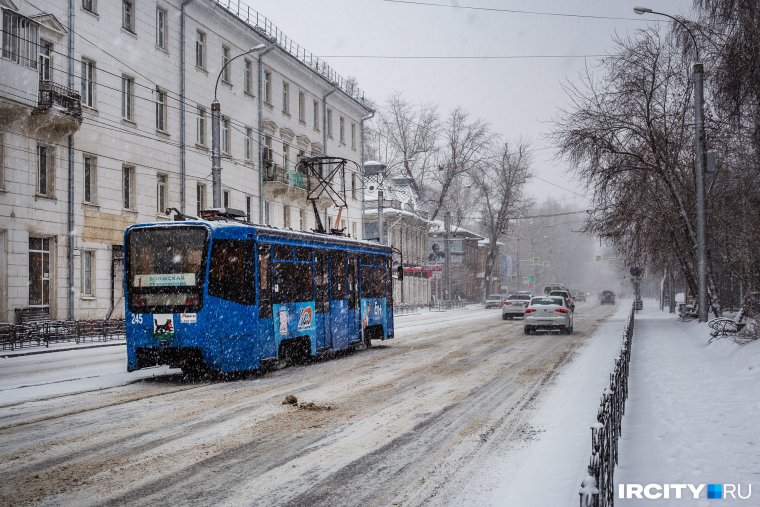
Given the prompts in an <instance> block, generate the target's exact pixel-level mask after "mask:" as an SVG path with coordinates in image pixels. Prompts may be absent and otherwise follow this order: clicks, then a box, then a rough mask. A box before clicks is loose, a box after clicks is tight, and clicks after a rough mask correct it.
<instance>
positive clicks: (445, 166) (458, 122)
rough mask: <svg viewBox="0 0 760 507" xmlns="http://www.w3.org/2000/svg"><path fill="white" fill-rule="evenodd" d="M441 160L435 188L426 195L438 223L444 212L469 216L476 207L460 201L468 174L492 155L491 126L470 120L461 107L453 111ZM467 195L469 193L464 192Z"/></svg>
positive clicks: (432, 216) (443, 142)
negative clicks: (440, 215) (439, 215)
mask: <svg viewBox="0 0 760 507" xmlns="http://www.w3.org/2000/svg"><path fill="white" fill-rule="evenodd" d="M441 137H442V141H441V158H440V160H439V164H438V171H437V172H436V173H435V175H434V177H433V178H432V179H433V181H434V185H433V187H432V189H431V191H430V192H429V195H428V196H427V202H428V206H429V208H430V211H431V213H430V218H431V220H435V218H436V217H437V216H438V214H439V213H440V212H441V210H442V209H447V210H449V211H452V212H455V213H456V214H457V215H458V216H460V217H464V216H467V214H468V211H469V210H470V209H474V207H473V206H472V204H471V201H470V202H467V201H463V200H462V199H461V197H462V195H461V193H460V191H461V190H463V189H466V188H467V185H466V183H469V182H470V181H469V173H470V171H472V170H473V169H474V168H475V167H476V166H478V165H480V164H481V163H483V162H484V161H485V160H486V159H487V158H488V156H489V150H490V147H491V145H492V143H493V140H494V134H493V133H492V132H491V129H490V127H489V126H488V123H487V122H485V121H484V120H481V119H476V120H473V121H470V119H469V115H468V113H466V112H465V111H464V110H462V109H461V108H457V109H455V110H453V111H452V112H451V113H450V114H449V116H448V119H447V120H446V123H445V124H444V126H443V128H442V133H441ZM465 192H466V190H465Z"/></svg>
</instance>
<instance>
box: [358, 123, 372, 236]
mask: <svg viewBox="0 0 760 507" xmlns="http://www.w3.org/2000/svg"><path fill="white" fill-rule="evenodd" d="M374 116H375V112H374V111H370V113H369V114H368V115H367V116H362V121H361V122H359V135H360V136H361V138H360V139H359V161H360V162H361V163H360V164H359V170H360V171H361V174H360V175H359V176H360V179H359V181H360V182H361V184H362V221H361V239H364V122H365V121H367V120H371V119H372V118H374Z"/></svg>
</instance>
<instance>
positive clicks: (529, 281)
mask: <svg viewBox="0 0 760 507" xmlns="http://www.w3.org/2000/svg"><path fill="white" fill-rule="evenodd" d="M528 284H529V285H532V284H533V276H532V275H531V276H529V277H528Z"/></svg>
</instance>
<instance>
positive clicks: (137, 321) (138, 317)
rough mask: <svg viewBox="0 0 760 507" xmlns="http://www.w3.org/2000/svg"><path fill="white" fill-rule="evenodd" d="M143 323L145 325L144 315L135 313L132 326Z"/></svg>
mask: <svg viewBox="0 0 760 507" xmlns="http://www.w3.org/2000/svg"><path fill="white" fill-rule="evenodd" d="M142 323H143V318H142V313H133V314H132V324H142Z"/></svg>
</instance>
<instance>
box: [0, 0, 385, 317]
mask: <svg viewBox="0 0 760 507" xmlns="http://www.w3.org/2000/svg"><path fill="white" fill-rule="evenodd" d="M70 5H72V6H73V10H70ZM229 5H230V4H229V3H228V2H219V1H217V0H194V1H189V2H188V1H181V0H156V1H151V2H146V1H142V0H121V1H105V0H74V1H72V2H57V1H54V0H40V1H39V2H35V3H34V5H32V4H29V3H27V2H22V1H18V2H16V1H15V0H0V9H2V17H3V23H4V24H3V27H4V28H3V37H2V57H0V268H1V269H2V271H1V272H0V322H2V321H13V312H14V310H15V309H16V308H23V307H30V306H32V307H44V308H48V310H49V313H50V316H51V317H52V318H58V319H66V318H76V319H90V318H106V317H120V316H123V304H124V303H123V298H122V278H121V277H122V270H123V264H122V253H121V252H122V243H123V231H124V228H125V227H127V226H129V225H131V224H134V223H139V222H153V221H162V220H170V219H171V218H172V213H173V212H169V213H167V210H169V209H172V208H173V209H176V210H179V211H181V212H183V213H186V214H188V215H197V214H198V212H199V211H200V210H201V209H203V208H206V207H211V205H212V201H213V198H212V190H213V189H212V178H211V160H210V155H211V147H212V146H211V144H212V130H211V103H212V101H213V100H214V96H215V94H216V98H217V99H218V102H219V104H220V109H221V121H220V127H221V128H220V151H221V166H222V176H221V182H222V185H221V202H220V204H221V205H222V206H224V207H229V208H237V209H241V210H243V211H244V212H245V213H246V215H247V218H248V219H249V220H250V221H253V222H256V223H267V224H270V225H274V226H279V227H289V228H293V229H301V230H310V229H313V228H314V227H315V217H314V212H313V211H312V208H311V204H310V203H309V201H308V200H307V187H308V178H309V177H310V176H309V175H307V174H304V173H303V172H301V171H299V170H298V167H297V164H298V160H299V158H300V157H308V156H313V155H319V154H324V155H329V156H336V157H343V158H346V159H348V160H350V161H351V163H349V164H348V165H347V170H346V172H345V176H344V177H343V178H341V179H340V181H332V182H331V184H333V185H334V186H335V187H336V188H340V189H344V188H345V194H346V204H347V207H346V208H344V209H342V211H341V213H340V216H341V218H340V221H339V225H342V226H343V228H345V231H346V233H347V234H349V235H351V236H354V237H360V235H361V230H362V227H361V223H362V198H361V184H360V175H361V173H360V171H359V167H360V163H361V160H360V153H361V147H360V145H359V143H360V140H361V137H362V136H361V129H362V118H363V117H365V116H367V115H368V113H369V112H370V109H369V108H368V106H367V103H366V101H365V100H364V98H363V97H362V96H361V92H360V91H359V90H358V88H356V86H355V85H354V84H353V83H352V82H351V81H350V80H343V79H342V78H341V77H340V76H338V75H337V74H336V73H335V72H334V71H333V70H332V69H331V68H330V67H329V66H328V65H326V64H325V62H323V61H321V60H319V59H318V58H316V57H315V56H313V55H312V54H311V53H309V52H308V51H306V50H305V49H304V48H302V47H300V46H298V45H297V44H296V43H294V42H293V41H292V40H290V39H288V38H287V37H286V36H284V35H283V34H282V32H280V31H279V30H278V29H277V28H276V27H275V26H274V25H272V23H271V22H270V21H269V20H268V19H266V18H265V17H264V16H262V15H261V14H259V13H257V12H256V11H253V10H251V9H245V11H244V12H242V9H237V8H236V7H237V6H233V7H230V6H229ZM258 45H262V47H261V48H260V49H258V50H256V51H251V48H253V47H256V46H258ZM317 204H318V210H319V213H320V217H321V219H322V220H323V221H324V220H325V219H327V218H334V217H337V216H338V214H339V213H338V209H337V208H336V207H335V205H334V204H333V202H332V201H331V200H328V199H325V198H320V199H319V200H318V201H317Z"/></svg>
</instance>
